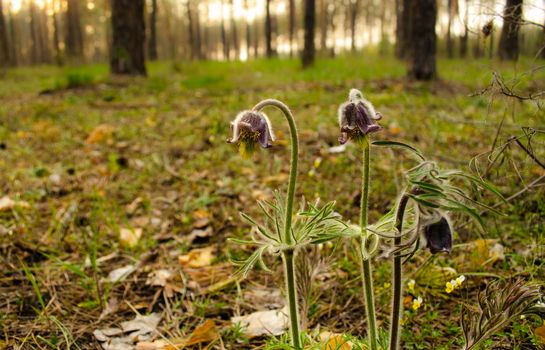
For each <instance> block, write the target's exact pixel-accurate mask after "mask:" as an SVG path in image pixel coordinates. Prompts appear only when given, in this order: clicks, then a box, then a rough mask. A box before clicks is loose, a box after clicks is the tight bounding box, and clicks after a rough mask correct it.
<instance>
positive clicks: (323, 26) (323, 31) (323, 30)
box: [320, 0, 329, 52]
mask: <svg viewBox="0 0 545 350" xmlns="http://www.w3.org/2000/svg"><path fill="white" fill-rule="evenodd" d="M328 23H329V16H328V9H327V3H326V0H320V50H321V51H322V52H325V51H326V50H327V26H328Z"/></svg>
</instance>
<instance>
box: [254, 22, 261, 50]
mask: <svg viewBox="0 0 545 350" xmlns="http://www.w3.org/2000/svg"><path fill="white" fill-rule="evenodd" d="M259 34H260V33H259V25H258V22H257V18H254V58H257V57H258V56H259V38H260V35H259Z"/></svg>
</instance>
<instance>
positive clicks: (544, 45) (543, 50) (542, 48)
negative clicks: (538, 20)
mask: <svg viewBox="0 0 545 350" xmlns="http://www.w3.org/2000/svg"><path fill="white" fill-rule="evenodd" d="M544 2H545V1H544ZM542 35H543V44H542V45H543V46H542V47H541V58H543V59H545V23H543V34H542Z"/></svg>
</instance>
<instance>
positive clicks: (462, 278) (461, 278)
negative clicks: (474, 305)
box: [456, 275, 466, 287]
mask: <svg viewBox="0 0 545 350" xmlns="http://www.w3.org/2000/svg"><path fill="white" fill-rule="evenodd" d="M465 280H466V276H464V275H460V277H458V278H456V287H460V286H461V285H462V283H464V281H465Z"/></svg>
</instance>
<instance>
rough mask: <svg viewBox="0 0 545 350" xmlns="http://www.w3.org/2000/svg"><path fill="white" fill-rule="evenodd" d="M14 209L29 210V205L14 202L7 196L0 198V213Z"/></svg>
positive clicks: (23, 202) (22, 202)
mask: <svg viewBox="0 0 545 350" xmlns="http://www.w3.org/2000/svg"><path fill="white" fill-rule="evenodd" d="M16 207H17V208H24V209H27V208H30V204H28V202H25V201H14V200H13V199H11V198H9V197H8V196H4V197H2V198H0V211H8V210H11V209H14V208H16Z"/></svg>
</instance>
